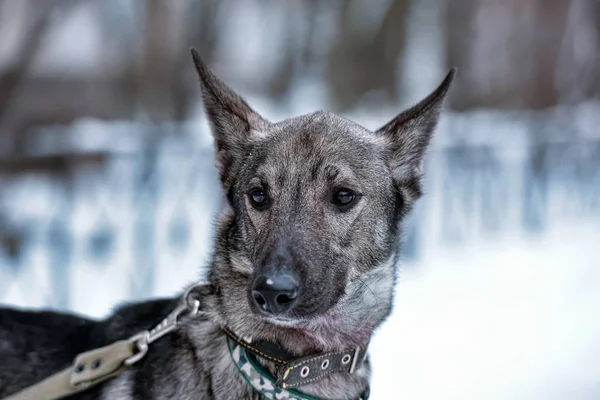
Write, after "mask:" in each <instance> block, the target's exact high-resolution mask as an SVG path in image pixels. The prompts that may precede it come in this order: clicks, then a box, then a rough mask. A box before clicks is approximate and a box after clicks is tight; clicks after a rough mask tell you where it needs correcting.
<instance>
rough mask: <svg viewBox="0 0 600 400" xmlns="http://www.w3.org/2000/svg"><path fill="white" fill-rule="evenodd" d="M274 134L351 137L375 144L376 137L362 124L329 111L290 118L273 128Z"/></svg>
mask: <svg viewBox="0 0 600 400" xmlns="http://www.w3.org/2000/svg"><path fill="white" fill-rule="evenodd" d="M271 132H272V133H273V134H289V133H300V132H302V133H313V134H315V135H326V136H327V135H337V134H341V135H349V136H352V137H356V138H360V139H362V140H368V141H372V142H375V141H376V137H375V135H374V134H373V133H372V132H370V131H369V130H368V129H366V128H365V127H363V126H361V125H360V124H358V123H356V122H354V121H351V120H349V119H346V118H343V117H340V116H339V115H336V114H333V113H331V112H327V111H316V112H313V113H310V114H304V115H300V116H297V117H293V118H288V119H286V120H283V121H281V122H278V123H276V124H273V125H272V127H271Z"/></svg>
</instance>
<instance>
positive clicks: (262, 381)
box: [224, 329, 369, 400]
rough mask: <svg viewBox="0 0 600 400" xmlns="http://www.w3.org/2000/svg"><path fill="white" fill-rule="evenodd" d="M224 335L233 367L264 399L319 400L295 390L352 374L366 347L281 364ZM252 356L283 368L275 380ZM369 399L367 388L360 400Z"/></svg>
mask: <svg viewBox="0 0 600 400" xmlns="http://www.w3.org/2000/svg"><path fill="white" fill-rule="evenodd" d="M224 332H225V333H226V334H227V346H228V348H229V353H230V354H231V359H232V360H233V363H234V365H235V366H236V368H237V369H238V371H239V372H240V374H241V375H242V376H243V377H244V379H245V380H246V381H247V382H248V384H250V386H252V388H253V389H254V390H256V391H257V392H259V393H260V394H261V395H262V396H263V397H265V398H267V399H287V400H321V399H319V398H317V397H314V396H310V395H307V394H304V393H301V392H299V391H298V390H295V389H294V388H295V387H297V386H300V385H302V384H306V383H310V382H313V381H316V380H318V379H320V378H323V377H325V376H327V375H329V374H330V373H333V372H344V371H345V372H350V373H352V372H354V370H356V369H357V368H358V367H359V366H360V365H361V364H362V362H363V360H364V358H365V355H366V346H365V347H357V348H356V349H352V351H346V352H339V353H327V354H323V355H317V356H311V357H303V358H300V359H292V360H282V359H278V358H275V357H272V356H269V355H267V354H265V353H264V352H261V351H260V350H258V349H256V348H254V347H252V346H251V345H249V344H248V343H246V342H245V341H243V340H241V339H240V338H238V337H237V336H235V335H234V334H233V333H231V332H230V331H228V330H227V329H224ZM249 353H253V354H249ZM253 355H258V356H260V357H263V358H265V359H269V360H271V361H274V362H277V363H279V364H281V366H282V368H280V372H278V374H277V375H278V376H277V378H274V377H273V376H271V374H270V373H269V372H268V371H266V370H265V369H264V368H263V367H261V366H260V365H259V364H258V363H257V362H256V360H255V359H254V357H253ZM311 369H312V370H313V372H312V373H311ZM368 396H369V389H368V388H367V390H366V391H365V393H364V394H363V395H362V396H361V397H360V400H366V399H368Z"/></svg>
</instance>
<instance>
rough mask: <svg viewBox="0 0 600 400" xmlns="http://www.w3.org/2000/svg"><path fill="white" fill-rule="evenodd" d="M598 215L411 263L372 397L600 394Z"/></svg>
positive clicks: (379, 349) (379, 341)
mask: <svg viewBox="0 0 600 400" xmlns="http://www.w3.org/2000/svg"><path fill="white" fill-rule="evenodd" d="M599 228H600V223H598V222H597V221H596V222H591V221H590V223H589V224H578V225H577V226H570V227H569V226H562V227H561V228H560V229H555V230H553V231H549V232H547V233H546V234H545V235H544V236H543V237H535V238H533V237H529V238H528V237H524V236H521V235H519V236H513V237H507V238H504V239H501V240H500V239H498V240H495V241H494V242H488V243H482V244H481V245H480V246H477V247H475V246H474V247H472V248H469V249H465V248H460V249H455V250H454V251H453V250H448V251H445V252H444V251H440V252H436V254H434V255H432V256H430V257H428V256H427V255H425V258H424V259H423V260H422V261H421V262H420V263H419V268H412V266H411V265H404V266H403V269H402V271H403V272H402V273H401V278H400V281H399V284H398V288H397V297H396V307H395V311H394V313H393V315H392V317H391V318H390V319H389V320H388V321H387V322H386V324H385V325H384V326H383V328H381V330H380V331H379V332H378V334H377V335H376V337H375V339H374V341H373V343H372V346H371V355H372V361H373V364H374V376H373V387H372V394H373V398H374V399H411V400H412V399H510V400H516V399H536V400H546V399H548V400H550V399H561V400H562V399H565V400H566V399H574V400H575V399H576V400H585V399H590V400H591V399H598V398H600V375H599V371H600V357H598V356H599V355H600V268H599V267H600V261H599V260H598V256H600V251H599V250H598V245H599V244H600V241H599V240H598V238H599V236H598V231H599Z"/></svg>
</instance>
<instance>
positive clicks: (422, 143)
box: [376, 68, 456, 185]
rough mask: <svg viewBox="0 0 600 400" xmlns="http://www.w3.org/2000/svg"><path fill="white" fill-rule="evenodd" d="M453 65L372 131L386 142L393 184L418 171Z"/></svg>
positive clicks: (448, 85) (440, 108) (450, 77)
mask: <svg viewBox="0 0 600 400" xmlns="http://www.w3.org/2000/svg"><path fill="white" fill-rule="evenodd" d="M455 73H456V69H455V68H452V69H451V70H450V72H449V73H448V75H446V78H444V81H443V82H442V83H441V84H440V85H439V86H438V88H437V89H435V90H434V91H433V92H432V93H431V94H430V95H429V96H427V97H426V98H425V99H423V100H421V101H420V102H419V103H418V104H417V105H415V106H413V107H411V108H409V109H408V110H406V111H403V112H402V113H400V114H399V115H398V116H396V117H395V118H394V119H392V120H391V121H390V122H388V123H387V124H386V125H384V126H383V127H382V128H381V129H379V130H377V131H376V134H378V135H382V136H385V137H386V139H387V142H388V148H389V151H390V153H389V156H388V157H389V158H388V164H389V167H390V169H391V171H392V176H393V178H394V181H395V182H396V184H399V185H401V184H403V183H405V182H411V181H413V180H414V179H415V178H419V177H420V175H421V168H422V162H423V156H424V153H425V150H426V149H427V146H428V145H429V142H430V139H431V136H432V134H433V131H434V130H435V127H436V126H437V123H438V120H439V117H440V113H441V110H442V106H443V104H444V98H445V97H446V93H447V92H448V89H449V88H450V84H451V83H452V79H453V78H454V74H455Z"/></svg>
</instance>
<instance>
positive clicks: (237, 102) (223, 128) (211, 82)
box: [190, 48, 269, 190]
mask: <svg viewBox="0 0 600 400" xmlns="http://www.w3.org/2000/svg"><path fill="white" fill-rule="evenodd" d="M190 52H191V54H192V59H193V60H194V65H195V66H196V71H198V75H199V77H200V86H201V87H202V98H203V101H204V109H205V111H206V115H207V117H208V119H209V121H210V124H211V127H212V132H213V136H214V140H215V154H216V166H217V169H218V171H219V175H220V178H221V182H222V184H223V187H224V188H225V190H227V189H229V187H230V186H231V184H232V183H233V177H234V174H235V171H236V170H237V165H236V164H238V163H239V162H240V161H241V160H242V159H243V158H244V157H245V155H246V154H247V152H248V151H249V148H250V146H251V144H252V140H253V138H255V137H257V136H258V135H260V132H261V131H264V130H265V129H266V127H267V126H268V125H269V122H268V121H267V120H266V119H264V118H263V117H261V116H260V115H259V114H258V113H257V112H255V111H254V110H253V109H252V108H250V106H249V105H248V104H247V103H246V102H245V101H244V99H242V98H241V97H240V96H238V95H237V94H236V93H234V92H233V90H231V89H230V88H229V87H228V86H227V85H225V84H224V83H223V82H221V81H220V80H219V79H218V78H217V77H216V76H214V75H213V74H212V72H211V71H210V70H209V69H208V67H207V66H206V64H205V63H204V62H203V61H202V60H201V59H200V55H199V54H198V52H197V51H196V49H194V48H192V49H190Z"/></svg>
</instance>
